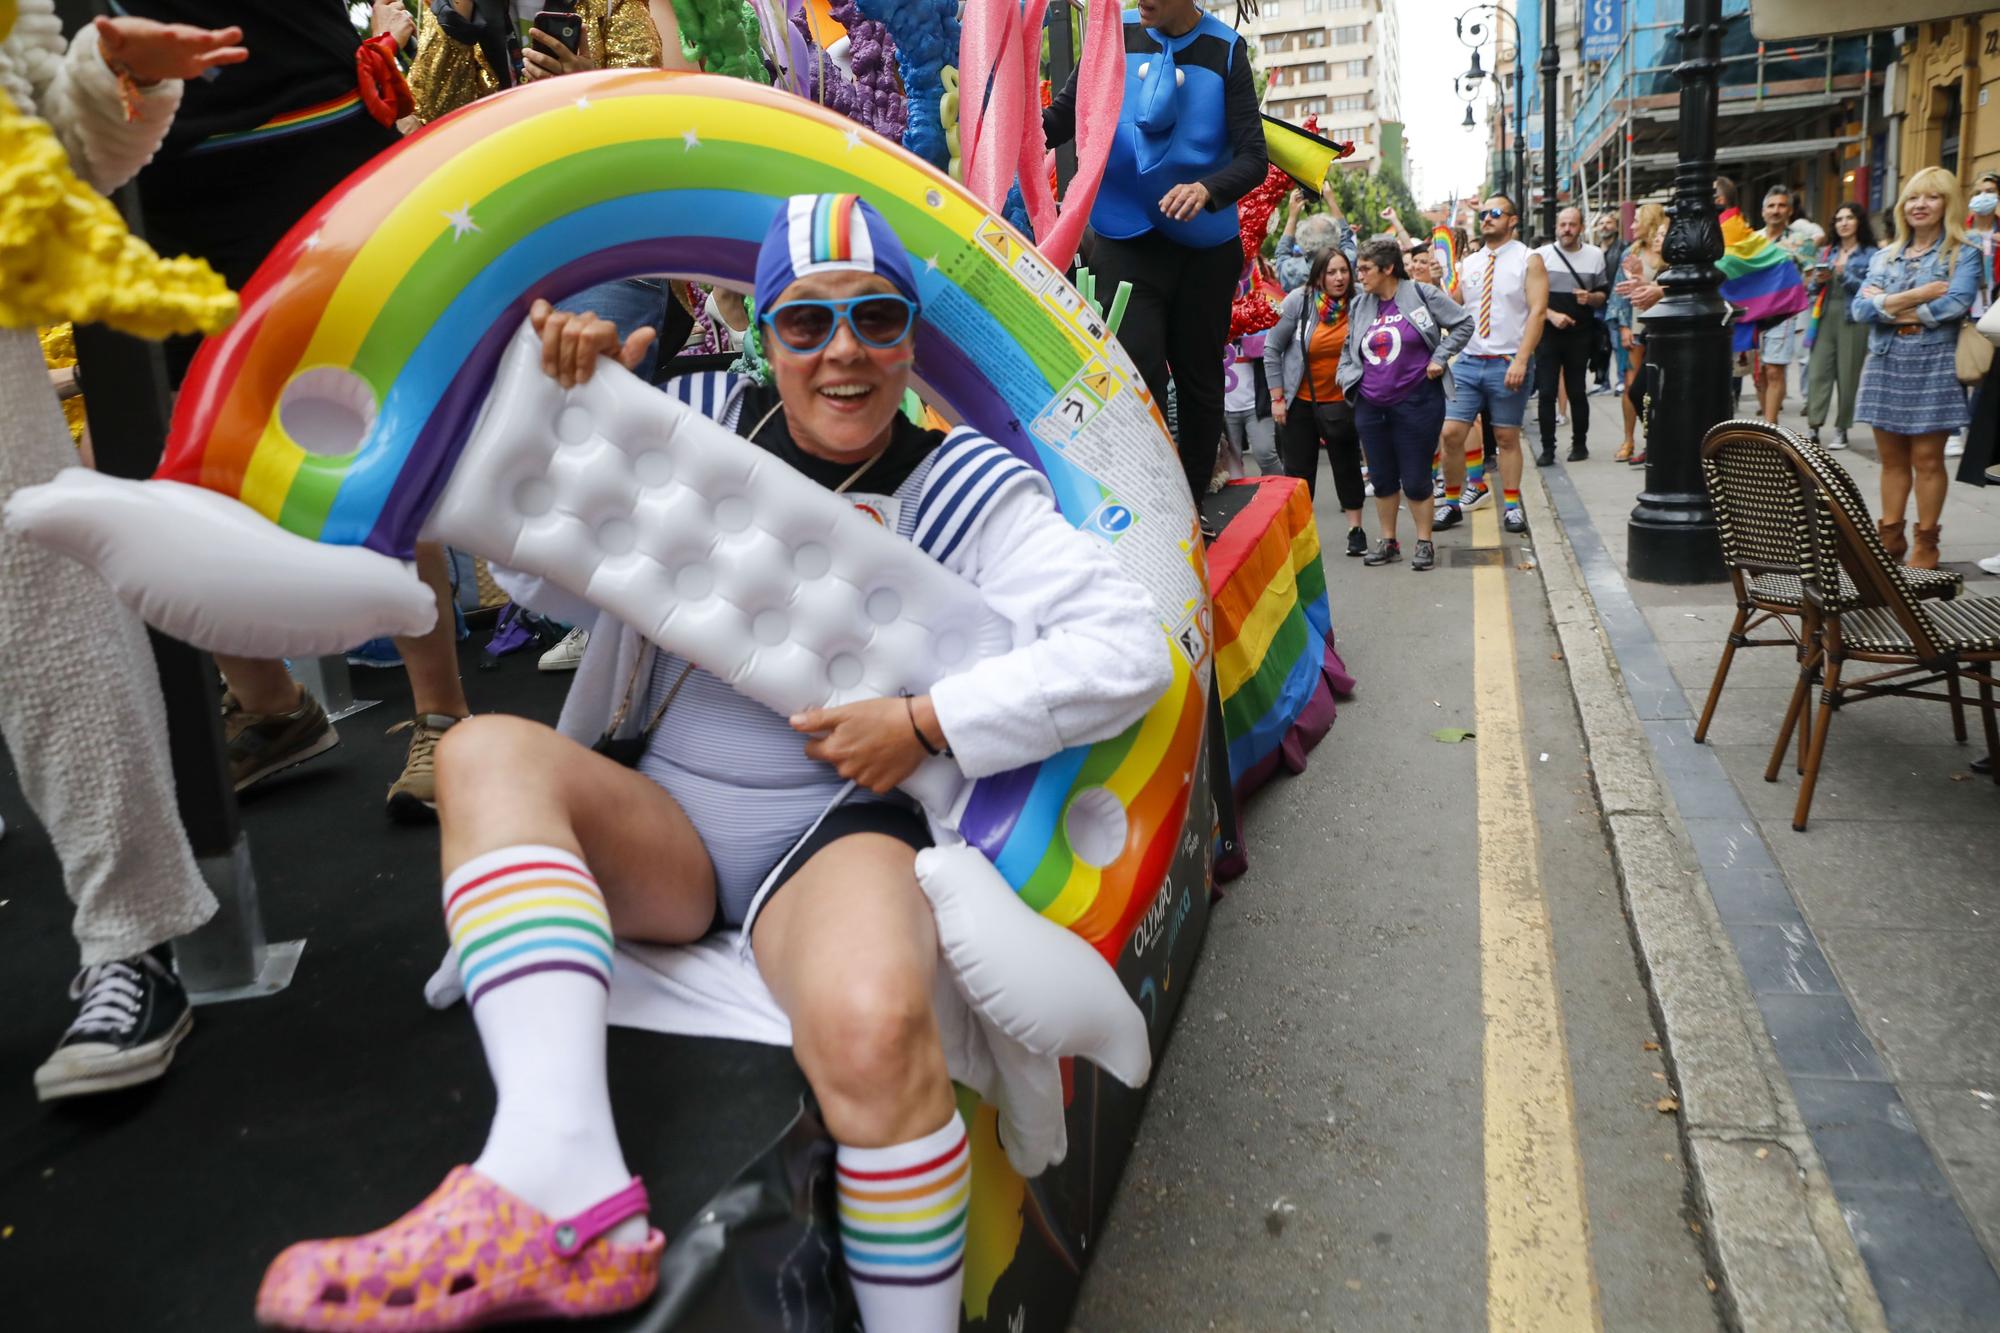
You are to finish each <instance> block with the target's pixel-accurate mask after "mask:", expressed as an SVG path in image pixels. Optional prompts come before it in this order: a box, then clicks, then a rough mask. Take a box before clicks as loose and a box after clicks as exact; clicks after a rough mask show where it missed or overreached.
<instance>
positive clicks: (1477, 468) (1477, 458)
mask: <svg viewBox="0 0 2000 1333" xmlns="http://www.w3.org/2000/svg"><path fill="white" fill-rule="evenodd" d="M1485 489H1486V446H1485V445H1484V444H1483V443H1481V442H1480V440H1479V439H1478V437H1477V436H1474V437H1473V442H1472V443H1471V444H1468V445H1466V446H1465V484H1464V485H1463V486H1460V487H1459V488H1458V498H1459V502H1460V503H1464V502H1465V501H1467V500H1470V499H1471V498H1472V497H1473V496H1475V495H1477V494H1479V492H1481V491H1483V490H1485Z"/></svg>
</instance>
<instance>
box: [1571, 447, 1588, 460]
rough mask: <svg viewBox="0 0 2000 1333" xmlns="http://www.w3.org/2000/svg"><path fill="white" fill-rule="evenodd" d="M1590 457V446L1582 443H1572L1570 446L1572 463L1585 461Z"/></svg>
mask: <svg viewBox="0 0 2000 1333" xmlns="http://www.w3.org/2000/svg"><path fill="white" fill-rule="evenodd" d="M1589 457H1590V450H1589V448H1588V447H1586V446H1584V445H1581V444H1572V445H1571V446H1570V447H1569V461H1570V462H1572V463H1581V462H1583V461H1584V460H1585V459H1587V458H1589Z"/></svg>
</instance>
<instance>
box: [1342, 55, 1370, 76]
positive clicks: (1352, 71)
mask: <svg viewBox="0 0 2000 1333" xmlns="http://www.w3.org/2000/svg"><path fill="white" fill-rule="evenodd" d="M1345 72H1346V74H1347V77H1348V78H1350V79H1365V78H1367V77H1368V62H1367V61H1366V60H1350V61H1348V62H1347V67H1346V71H1345Z"/></svg>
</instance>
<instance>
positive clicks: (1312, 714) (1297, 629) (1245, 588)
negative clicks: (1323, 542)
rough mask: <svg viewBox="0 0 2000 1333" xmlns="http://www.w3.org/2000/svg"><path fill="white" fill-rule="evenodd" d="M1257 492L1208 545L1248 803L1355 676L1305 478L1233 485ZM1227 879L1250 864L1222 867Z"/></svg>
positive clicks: (1239, 784)
mask: <svg viewBox="0 0 2000 1333" xmlns="http://www.w3.org/2000/svg"><path fill="white" fill-rule="evenodd" d="M1231 484H1232V485H1234V486H1255V487H1257V495H1256V498H1254V499H1253V500H1251V501H1250V503H1249V505H1248V506H1246V507H1245V508H1244V509H1243V511H1242V512H1241V513H1239V514H1238V515H1237V516H1236V517H1235V518H1233V519H1231V520H1230V521H1229V524H1228V526H1227V527H1225V528H1224V529H1223V530H1222V535H1221V536H1219V537H1217V538H1216V540H1215V543H1214V544H1213V545H1212V546H1210V547H1209V549H1208V588H1209V595H1210V596H1211V597H1212V598H1213V599H1214V603H1215V687H1216V689H1218V690H1219V691H1221V693H1222V730H1223V734H1224V735H1225V736H1226V737H1227V738H1228V742H1229V780H1230V784H1231V786H1232V787H1234V789H1235V792H1236V798H1237V800H1238V801H1239V802H1240V801H1242V800H1244V799H1246V798H1247V797H1248V796H1249V795H1250V793H1251V792H1253V791H1255V790H1257V788H1259V787H1261V786H1262V785H1263V784H1264V783H1265V782H1266V781H1267V780H1268V779H1269V778H1270V777H1271V775H1272V774H1273V773H1275V772H1276V771H1277V769H1278V765H1279V764H1281V763H1282V764H1283V765H1284V766H1285V767H1286V768H1288V769H1290V770H1291V771H1292V772H1294V773H1297V772H1300V771H1302V770H1303V769H1304V768H1305V766H1306V753H1307V752H1308V751H1309V750H1311V749H1312V748H1313V746H1315V745H1317V744H1318V743H1319V741H1320V738H1321V737H1323V736H1324V735H1326V731H1327V728H1328V727H1330V726H1332V725H1333V718H1334V713H1335V709H1336V706H1335V702H1334V700H1335V696H1345V695H1347V694H1349V693H1351V692H1352V691H1353V689H1354V678H1353V677H1352V676H1350V675H1349V674H1348V673H1347V666H1346V664H1345V663H1343V662H1342V661H1341V660H1340V654H1339V653H1338V652H1337V651H1335V649H1334V646H1333V621H1332V613H1331V611H1330V609H1329V606H1328V602H1327V594H1326V571H1325V569H1324V568H1323V567H1322V566H1321V564H1320V557H1319V528H1318V527H1317V526H1316V525H1315V524H1314V522H1313V512H1312V501H1311V499H1310V498H1309V497H1308V495H1307V493H1306V487H1305V483H1304V482H1301V481H1297V480H1295V479H1293V478H1290V477H1266V478H1259V479H1255V480H1248V481H1238V482H1232V483H1231ZM1215 872H1216V878H1217V879H1222V878H1225V877H1227V876H1228V875H1229V874H1231V873H1232V872H1234V873H1240V872H1241V867H1240V866H1236V867H1232V866H1227V865H1222V864H1218V865H1217V866H1216V868H1215Z"/></svg>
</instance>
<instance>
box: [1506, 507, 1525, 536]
mask: <svg viewBox="0 0 2000 1333" xmlns="http://www.w3.org/2000/svg"><path fill="white" fill-rule="evenodd" d="M1500 526H1501V527H1503V528H1505V529H1506V530H1507V531H1509V532H1526V531H1527V530H1528V511H1527V510H1525V509H1523V508H1522V507H1521V506H1520V505H1508V506H1507V507H1506V508H1505V509H1503V510H1501V511H1500Z"/></svg>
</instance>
